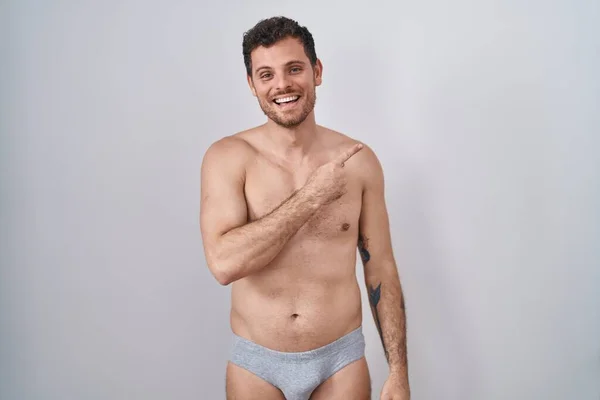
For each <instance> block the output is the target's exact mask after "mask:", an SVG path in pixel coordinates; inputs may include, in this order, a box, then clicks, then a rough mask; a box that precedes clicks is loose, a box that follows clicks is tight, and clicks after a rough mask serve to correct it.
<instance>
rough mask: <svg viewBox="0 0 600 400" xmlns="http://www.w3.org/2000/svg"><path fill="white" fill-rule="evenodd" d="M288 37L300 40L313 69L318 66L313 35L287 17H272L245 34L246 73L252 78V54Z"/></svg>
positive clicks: (243, 46)
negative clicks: (253, 51) (262, 47)
mask: <svg viewBox="0 0 600 400" xmlns="http://www.w3.org/2000/svg"><path fill="white" fill-rule="evenodd" d="M288 37H293V38H297V39H300V41H301V42H302V44H303V45H304V52H305V53H306V56H307V57H308V59H309V60H310V63H311V64H312V65H313V67H314V66H315V65H316V64H317V53H316V52H315V41H314V40H313V37H312V34H311V33H310V32H309V31H308V29H307V28H306V27H304V26H300V25H299V24H298V22H296V21H294V20H292V19H289V18H286V17H272V18H268V19H263V20H261V21H259V22H258V23H257V24H256V25H254V27H253V28H252V29H250V30H249V31H247V32H245V33H244V40H243V42H242V53H243V54H244V64H246V73H247V74H248V75H249V76H252V59H251V58H250V53H251V52H252V50H254V49H256V48H257V47H259V46H265V47H269V46H271V45H273V44H275V43H277V42H278V41H280V40H283V39H285V38H288Z"/></svg>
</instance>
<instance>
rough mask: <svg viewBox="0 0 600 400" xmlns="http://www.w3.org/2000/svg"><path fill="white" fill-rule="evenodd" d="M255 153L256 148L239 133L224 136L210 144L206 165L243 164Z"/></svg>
mask: <svg viewBox="0 0 600 400" xmlns="http://www.w3.org/2000/svg"><path fill="white" fill-rule="evenodd" d="M253 153H254V148H253V147H252V146H251V145H250V143H248V141H246V140H245V139H244V138H243V136H242V135H240V134H239V133H236V134H233V135H229V136H225V137H222V138H221V139H218V140H216V141H214V142H213V143H211V144H210V146H209V147H208V148H207V149H206V152H205V153H204V156H203V160H202V164H203V165H204V166H212V165H215V164H218V165H236V164H238V165H239V164H243V163H245V161H247V160H248V158H249V157H251V156H252V154H253Z"/></svg>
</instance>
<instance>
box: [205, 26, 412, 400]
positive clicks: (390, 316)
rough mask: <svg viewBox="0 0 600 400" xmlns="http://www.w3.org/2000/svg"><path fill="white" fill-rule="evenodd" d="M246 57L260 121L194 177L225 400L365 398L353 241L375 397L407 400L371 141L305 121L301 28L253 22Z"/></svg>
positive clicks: (218, 146) (310, 82)
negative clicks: (227, 332) (223, 334)
mask: <svg viewBox="0 0 600 400" xmlns="http://www.w3.org/2000/svg"><path fill="white" fill-rule="evenodd" d="M243 54H244V61H245V64H246V70H247V80H248V84H249V86H250V90H251V91H252V94H253V95H254V96H255V97H256V98H257V99H258V103H259V105H260V107H261V109H262V111H263V112H264V113H265V115H266V116H267V122H266V123H265V124H264V125H261V126H258V127H255V128H252V129H249V130H246V131H243V132H239V133H236V134H234V135H231V136H227V137H224V138H222V139H220V140H218V141H216V142H214V143H213V144H212V145H211V146H210V147H209V149H208V150H207V151H206V153H205V155H204V158H203V161H202V171H201V192H202V195H201V204H200V227H201V233H202V238H203V245H204V251H205V256H206V260H207V263H208V267H209V269H210V271H211V273H212V274H213V276H214V277H215V278H216V280H217V281H218V282H219V283H220V284H221V285H229V284H231V285H232V292H231V302H232V304H231V317H230V320H231V329H232V332H233V338H232V348H231V357H230V359H229V362H228V364H227V369H226V392H227V398H228V399H237V400H250V399H260V400H271V399H287V400H306V399H309V398H310V399H313V400H325V399H326V400H336V399H343V400H352V399H356V400H366V399H371V380H370V375H369V369H368V367H367V362H366V360H365V357H364V347H365V342H364V337H363V334H362V329H361V327H362V309H361V297H360V289H359V285H358V282H357V278H356V271H355V266H356V255H357V250H356V249H357V246H358V252H359V254H360V256H361V259H362V263H363V266H364V275H365V281H366V282H365V283H366V287H367V290H368V293H369V298H370V306H371V311H372V313H373V317H374V320H375V324H376V326H377V329H378V331H379V334H380V336H381V340H382V344H383V348H384V351H385V356H386V359H387V361H388V364H389V377H388V379H387V380H386V382H385V384H384V386H383V390H382V393H381V399H385V400H392V399H394V400H408V399H409V398H410V390H409V384H408V372H407V356H406V332H405V313H404V299H403V295H402V289H401V285H400V281H399V277H398V272H397V268H396V263H395V260H394V256H393V254H392V246H391V239H390V232H389V222H388V214H387V211H386V206H385V201H384V178H383V172H382V168H381V165H380V163H379V161H378V159H377V157H376V155H375V154H374V153H373V151H372V150H371V149H370V148H369V147H368V146H366V145H363V144H360V143H358V142H357V141H355V140H353V139H351V138H349V137H348V136H345V135H343V134H341V133H338V132H335V131H333V130H331V129H327V128H325V127H323V126H320V125H317V124H316V123H315V115H314V105H315V100H316V87H317V86H319V85H320V84H321V80H322V72H323V65H322V63H321V61H320V60H319V59H318V58H317V56H316V53H315V49H314V42H313V38H312V35H311V34H310V33H309V31H308V30H307V29H306V28H304V27H301V26H299V25H298V24H297V23H296V22H295V21H292V20H289V19H287V18H284V17H277V18H271V19H267V20H263V21H261V22H259V23H258V24H257V25H256V26H255V27H254V28H252V29H251V30H250V31H248V32H246V33H245V35H244V40H243Z"/></svg>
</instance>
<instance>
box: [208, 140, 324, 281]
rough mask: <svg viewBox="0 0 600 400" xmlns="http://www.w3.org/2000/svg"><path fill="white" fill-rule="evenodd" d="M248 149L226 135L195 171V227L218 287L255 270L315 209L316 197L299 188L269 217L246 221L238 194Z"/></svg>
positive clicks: (317, 200)
mask: <svg viewBox="0 0 600 400" xmlns="http://www.w3.org/2000/svg"><path fill="white" fill-rule="evenodd" d="M252 152H253V149H252V148H250V146H249V145H248V144H247V143H245V142H244V141H242V140H241V139H237V138H233V137H228V138H224V139H221V140H219V141H217V142H215V143H214V144H213V145H212V146H211V147H210V148H209V149H208V150H207V152H206V154H205V156H204V159H203V162H202V171H201V192H202V193H201V200H200V228H201V233H202V239H203V245H204V253H205V256H206V261H207V263H208V267H209V269H210V271H211V273H212V274H213V276H214V277H215V278H216V279H217V281H219V283H220V284H222V285H228V284H229V283H231V282H234V281H236V280H238V279H241V278H243V277H245V276H247V275H250V274H252V273H254V272H257V271H259V270H260V269H262V268H264V267H265V266H266V265H268V264H269V263H270V262H271V261H272V260H273V259H274V258H275V257H276V256H277V254H279V252H280V251H281V249H282V248H283V246H284V245H285V244H286V243H287V242H288V240H289V239H290V238H291V237H292V236H293V235H294V234H295V233H296V232H297V231H298V230H299V229H300V228H301V227H302V225H304V223H305V222H306V221H308V219H309V218H310V217H311V216H312V215H313V214H314V213H315V212H316V211H317V210H318V209H319V207H320V201H319V198H318V197H317V195H316V193H314V191H313V190H311V189H310V188H309V187H307V186H304V187H303V188H302V189H300V190H298V191H296V192H295V193H294V194H292V195H291V196H290V197H289V198H288V199H287V200H285V201H284V202H282V203H281V204H280V205H279V206H278V207H276V208H275V209H274V210H273V211H271V212H270V213H269V214H267V215H265V216H264V217H262V218H260V219H259V220H256V221H253V222H250V223H248V215H247V206H246V199H245V195H244V182H245V165H246V160H248V158H249V157H250V156H251V155H252Z"/></svg>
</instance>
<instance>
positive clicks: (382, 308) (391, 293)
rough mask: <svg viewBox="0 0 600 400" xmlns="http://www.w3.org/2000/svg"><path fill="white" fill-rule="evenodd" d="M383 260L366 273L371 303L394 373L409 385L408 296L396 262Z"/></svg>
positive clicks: (370, 267)
mask: <svg viewBox="0 0 600 400" xmlns="http://www.w3.org/2000/svg"><path fill="white" fill-rule="evenodd" d="M381 263H382V264H381V265H378V266H376V267H375V266H373V265H370V266H369V270H370V271H372V272H370V273H368V274H365V283H366V285H367V290H368V293H369V302H370V305H371V311H372V313H373V318H374V319H375V324H376V325H377V330H378V331H379V335H380V338H381V342H382V345H383V349H384V352H385V356H386V359H387V361H388V364H389V367H390V373H391V374H395V375H397V376H398V377H399V378H400V379H401V380H403V381H405V382H406V385H407V386H406V387H407V388H408V365H407V348H406V314H405V305H404V296H403V293H402V287H401V285H400V280H399V277H398V271H397V268H396V265H395V263H394V262H393V261H387V262H381Z"/></svg>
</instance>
